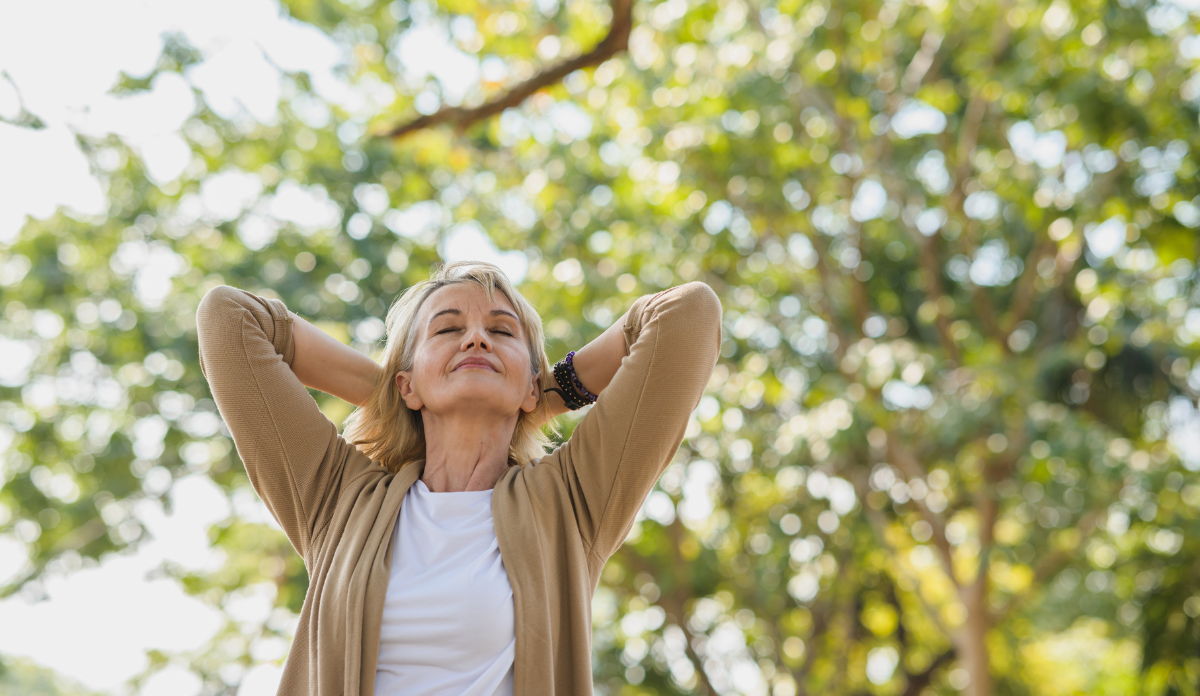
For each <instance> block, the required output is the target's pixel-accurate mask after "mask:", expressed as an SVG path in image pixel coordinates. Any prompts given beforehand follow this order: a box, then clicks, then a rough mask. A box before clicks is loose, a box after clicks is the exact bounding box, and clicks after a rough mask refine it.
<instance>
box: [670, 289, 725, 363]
mask: <svg viewBox="0 0 1200 696" xmlns="http://www.w3.org/2000/svg"><path fill="white" fill-rule="evenodd" d="M679 287H680V296H679V301H680V302H681V303H683V304H685V305H686V306H687V308H688V311H687V312H686V314H687V315H688V316H689V317H691V323H692V326H693V327H695V328H696V329H700V328H701V327H704V329H705V330H706V332H707V333H708V335H709V336H711V337H712V339H713V342H714V344H715V345H716V346H717V349H718V350H720V346H721V298H719V297H717V293H716V291H715V290H713V289H712V288H711V287H709V285H708V284H707V283H704V282H701V281H699V280H694V281H692V282H690V283H686V284H684V285H681V286H679Z"/></svg>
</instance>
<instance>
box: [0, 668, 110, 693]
mask: <svg viewBox="0 0 1200 696" xmlns="http://www.w3.org/2000/svg"><path fill="white" fill-rule="evenodd" d="M0 693H5V694H37V696H93V693H94V692H91V691H88V690H87V689H85V688H83V687H81V686H80V685H78V684H75V683H72V682H70V681H69V680H67V679H65V678H63V676H62V675H60V674H57V673H55V672H54V671H52V670H49V669H46V668H44V667H38V666H37V665H34V664H32V663H30V662H29V661H28V660H13V661H11V662H9V661H0Z"/></svg>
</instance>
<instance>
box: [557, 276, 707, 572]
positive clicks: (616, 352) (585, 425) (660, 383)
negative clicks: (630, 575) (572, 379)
mask: <svg viewBox="0 0 1200 696" xmlns="http://www.w3.org/2000/svg"><path fill="white" fill-rule="evenodd" d="M618 341H619V343H618ZM720 347H721V301H720V300H719V299H718V298H717V294H716V293H715V292H713V290H712V288H710V287H709V286H708V285H705V284H704V283H701V282H692V283H687V284H685V285H678V286H675V287H672V288H668V289H666V290H663V291H662V292H657V293H654V294H652V295H643V296H641V297H639V298H638V299H637V300H635V301H634V303H633V306H632V307H630V309H629V311H628V312H627V313H626V314H625V315H624V316H623V317H622V318H621V321H618V322H617V323H616V324H614V325H613V326H611V327H609V328H608V329H606V330H605V332H604V333H603V334H601V335H600V337H598V338H597V339H596V340H595V341H592V342H591V343H589V344H588V345H586V346H584V347H583V348H581V349H580V350H579V352H578V353H576V355H575V358H574V360H573V361H574V362H576V363H577V367H576V373H577V375H578V376H579V380H580V381H581V382H582V383H583V386H584V387H585V388H587V390H588V391H591V392H593V393H597V392H599V398H598V399H597V401H596V403H595V404H594V405H592V407H591V409H590V410H589V412H588V413H587V415H586V416H584V418H583V420H582V421H580V422H579V424H578V425H577V426H576V427H575V431H574V432H573V433H572V434H571V437H570V439H568V440H567V442H566V443H565V444H564V445H562V446H561V447H559V448H558V449H556V450H554V452H552V453H550V455H548V456H547V459H546V461H547V463H550V464H551V465H552V466H554V467H555V468H557V469H558V470H559V472H560V474H561V476H562V479H563V482H564V484H565V485H566V486H567V487H568V489H570V497H571V500H572V501H573V507H574V513H575V519H576V522H577V523H578V525H579V531H580V534H581V536H582V537H583V539H584V543H585V545H586V546H587V548H588V550H589V552H590V553H591V554H593V556H594V558H595V560H596V561H598V562H599V564H600V565H603V563H604V561H606V560H607V559H608V557H609V556H611V555H612V554H613V553H614V552H616V550H617V548H619V547H620V545H621V543H622V542H624V541H625V537H626V536H627V535H628V533H629V528H630V527H631V526H632V525H633V521H634V518H635V517H636V516H637V512H638V510H640V509H641V506H642V503H643V502H644V501H645V499H646V496H647V495H649V494H650V490H651V489H652V488H653V487H654V484H655V482H656V481H658V478H659V476H661V475H662V472H663V470H664V469H666V467H667V465H668V464H670V463H671V459H672V458H673V457H674V456H675V452H676V451H677V450H678V449H679V445H680V444H681V443H682V442H683V436H684V431H686V430H687V423H688V419H689V418H690V417H691V414H692V411H694V410H695V408H696V405H697V404H698V403H699V401H700V397H701V396H702V395H703V393H704V388H705V386H706V385H707V384H708V380H709V378H710V377H711V376H712V370H713V366H714V365H715V364H716V361H717V356H718V354H719V353H720ZM550 395H553V396H554V397H555V398H556V399H561V397H559V396H558V394H557V393H556V392H550ZM563 409H564V410H565V407H563Z"/></svg>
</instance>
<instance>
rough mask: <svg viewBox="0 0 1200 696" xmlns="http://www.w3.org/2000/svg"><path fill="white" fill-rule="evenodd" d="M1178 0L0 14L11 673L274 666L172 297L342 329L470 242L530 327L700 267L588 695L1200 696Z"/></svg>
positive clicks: (235, 464)
mask: <svg viewBox="0 0 1200 696" xmlns="http://www.w3.org/2000/svg"><path fill="white" fill-rule="evenodd" d="M1198 9H1200V7H1198V6H1197V5H1196V4H1195V3H1194V2H1191V1H1176V2H1152V1H1149V0H1053V1H1052V2H1047V1H1045V0H998V1H996V2H988V1H978V0H884V1H882V2H880V1H863V2H859V1H855V0H850V1H847V2H837V3H831V2H827V1H826V0H708V1H697V0H664V1H661V2H656V1H653V0H613V2H611V3H608V2H603V1H601V0H565V2H564V1H563V0H534V1H533V2H530V1H529V0H519V1H517V2H513V3H502V2H490V1H479V0H443V1H442V2H440V4H433V3H431V2H429V1H427V0H413V1H412V2H406V1H405V0H394V1H393V2H377V1H376V0H345V1H344V2H339V1H338V0H287V1H286V2H284V3H283V4H282V6H281V5H277V4H275V3H274V2H271V1H270V0H237V1H236V2H234V1H231V0H219V1H214V2H207V3H185V2H134V1H125V0H112V1H109V2H85V1H78V0H77V1H70V2H61V3H16V2H11V3H6V4H5V5H4V6H3V9H2V10H0V13H2V14H0V16H2V17H3V20H2V21H0V353H2V356H3V357H2V358H0V588H2V589H0V595H2V596H3V598H2V599H0V691H3V692H4V693H14V694H15V693H22V694H23V693H36V694H97V693H109V694H135V693H137V694H142V695H145V696H157V695H159V694H172V695H176V696H193V695H195V694H214V695H215V694H234V693H237V694H239V696H251V695H253V694H273V693H274V689H275V685H276V683H277V680H278V676H279V669H280V668H279V665H280V664H281V663H282V660H283V658H284V656H285V654H286V651H287V647H288V644H289V640H290V636H291V635H292V631H293V630H294V626H295V624H296V612H297V611H298V610H299V608H300V606H301V602H302V599H303V596H304V592H305V587H306V577H305V573H304V568H303V565H302V563H301V560H300V558H299V557H298V556H296V554H295V553H294V552H293V551H292V550H291V548H290V547H289V546H288V545H287V542H286V539H285V537H284V536H283V535H282V534H281V533H280V532H279V531H278V528H277V527H276V526H275V524H274V523H273V521H272V520H271V519H270V516H269V515H268V514H267V513H266V511H265V508H264V506H263V505H262V504H261V503H260V502H259V500H258V498H257V496H256V495H255V494H254V492H253V490H252V489H251V488H250V486H249V483H248V481H247V479H246V476H245V473H244V471H243V468H242V465H241V463H240V461H239V460H238V457H237V453H236V451H235V449H234V448H233V446H232V442H231V440H230V439H229V437H228V436H227V431H225V430H224V428H223V426H222V424H221V421H220V418H219V415H218V414H217V413H216V410H215V407H214V405H213V402H212V400H211V399H210V395H209V391H208V388H207V385H206V383H205V381H204V379H203V377H202V375H201V373H200V369H199V365H198V362H197V347H196V336H195V309H196V305H197V303H198V301H199V299H200V297H201V296H202V295H203V294H204V292H205V291H206V290H207V289H208V288H211V287H212V286H214V285H217V284H221V283H224V284H230V285H234V286H237V287H241V288H245V289H248V290H251V291H253V292H256V293H259V294H262V295H266V296H271V297H278V298H281V299H282V300H284V301H285V302H286V303H287V305H288V307H289V308H291V309H292V310H294V311H296V312H298V313H300V314H301V315H302V316H305V317H306V318H309V319H311V320H313V321H314V322H317V323H318V325H319V326H321V327H322V328H323V329H324V330H326V331H328V332H330V333H331V334H333V335H334V336H337V337H338V338H340V339H341V340H343V341H345V342H347V343H349V344H351V345H353V346H354V347H356V348H358V349H360V350H362V351H365V352H368V353H371V352H372V351H374V350H377V348H378V346H379V344H380V339H381V337H382V333H383V324H382V322H381V319H382V318H383V317H384V315H385V312H386V310H387V308H388V306H389V303H390V302H391V300H392V298H393V297H395V296H396V294H397V293H398V292H400V291H402V290H403V289H404V288H406V287H408V286H410V285H412V284H413V283H415V282H417V281H419V280H421V279H423V278H425V277H426V276H427V275H428V273H429V272H430V269H431V268H432V267H433V266H434V265H435V264H438V263H442V262H447V261H454V260H459V259H463V258H478V259H483V260H489V261H492V262H494V263H497V264H499V265H500V266H501V267H502V268H504V269H505V270H506V271H507V273H508V274H509V275H510V276H511V277H512V279H513V280H514V281H516V282H517V284H518V287H519V288H520V289H521V291H522V292H523V293H524V294H525V295H526V297H528V298H529V299H530V301H532V303H533V304H534V305H535V306H536V307H537V308H538V309H539V311H540V312H541V314H542V316H543V318H544V320H545V325H546V334H547V337H548V344H549V345H548V348H549V353H550V355H551V356H552V358H551V359H552V360H553V359H557V358H558V357H561V356H562V355H563V354H565V353H566V351H567V350H570V349H573V348H577V347H579V346H580V345H582V344H583V343H584V342H586V341H587V340H590V339H591V338H593V337H595V336H596V335H598V334H599V332H600V331H602V330H603V328H604V327H606V326H608V325H610V324H611V322H613V321H614V320H615V319H616V318H617V317H619V316H620V315H621V314H622V312H623V311H624V310H625V309H626V308H627V307H628V306H629V304H630V303H631V302H632V300H633V299H634V298H636V297H637V296H638V295H640V294H644V293H650V292H655V291H657V290H660V289H662V288H666V287H669V286H671V285H675V284H679V283H682V282H687V281H692V280H702V281H704V282H706V283H708V284H709V285H710V286H712V287H713V288H714V290H716V291H717V293H718V294H719V296H720V298H721V301H722V303H723V307H724V342H723V344H722V347H721V357H720V359H719V362H718V364H717V366H716V369H715V373H714V375H713V378H712V381H711V383H710V384H709V386H708V389H707V391H706V394H705V396H704V397H703V399H702V400H701V402H700V404H699V407H698V408H697V409H696V412H695V414H694V417H693V419H692V420H691V422H690V424H689V426H688V430H687V435H686V438H685V440H684V443H683V446H682V447H681V449H680V451H679V453H678V456H677V457H676V458H675V461H674V462H673V463H672V464H671V465H670V467H669V468H668V469H667V471H666V474H665V475H664V476H663V477H662V480H661V481H660V483H659V484H658V486H657V487H656V489H655V491H654V492H653V493H652V494H651V495H650V497H649V499H648V500H647V502H646V505H645V507H644V509H643V511H642V515H641V518H640V521H639V522H638V524H637V525H636V526H635V528H634V530H633V532H632V534H631V536H630V538H629V539H628V541H627V543H626V544H625V545H624V547H623V548H622V549H621V550H620V551H619V552H618V553H617V555H616V556H614V557H613V558H612V560H611V561H610V562H609V564H608V566H607V567H606V570H605V573H604V577H603V581H602V584H601V586H600V588H599V590H598V591H597V594H596V599H595V602H594V620H595V644H594V649H595V659H594V666H595V682H596V691H597V693H598V694H604V695H606V696H617V695H630V696H632V695H634V694H661V695H667V694H748V695H749V694H761V695H766V694H772V695H773V696H793V695H796V694H823V695H831V696H832V695H835V694H878V695H880V696H891V695H896V696H899V695H906V694H912V695H916V694H952V693H966V694H971V695H973V696H989V695H990V694H1021V695H1024V694H1030V695H1034V694H1036V695H1046V696H1050V695H1059V694H1064V695H1065V694H1133V693H1137V694H1156V695H1157V694H1196V693H1197V686H1196V685H1197V683H1200V523H1198V521H1197V517H1198V515H1200V478H1198V477H1197V474H1196V471H1197V470H1198V469H1200V415H1198V414H1197V410H1196V401H1197V396H1198V394H1200V363H1198V362H1196V361H1197V358H1198V355H1200V286H1198V284H1197V269H1196V258H1197V252H1198V251H1200V245H1198V243H1197V236H1196V229H1197V227H1198V226H1200V200H1198V199H1197V194H1198V193H1200V190H1198V185H1197V180H1196V173H1197V169H1198V165H1200V160H1198V159H1197V157H1196V155H1195V154H1194V153H1192V148H1193V147H1197V146H1200V131H1198V122H1197V105H1198V103H1200V77H1198V76H1197V75H1200V73H1198V72H1197V67H1198V65H1200V63H1198V60H1200V38H1198V37H1197V29H1200V21H1198V15H1196V14H1193V12H1194V11H1197V10H1198ZM507 106H511V108H507V109H506V108H504V107H507ZM313 394H314V397H315V398H316V399H317V401H318V403H319V404H320V405H321V407H322V409H323V410H324V411H325V413H326V414H327V415H328V416H329V417H330V418H331V419H332V420H334V421H335V422H339V423H340V422H341V421H342V419H344V418H345V416H346V415H347V414H348V413H349V410H350V407H349V406H348V405H347V404H345V403H342V402H339V401H338V400H336V399H333V398H331V397H328V396H326V395H324V394H320V393H317V392H314V393H313ZM580 416H581V414H580V413H574V414H569V415H568V416H566V417H564V425H565V431H566V432H568V433H569V432H570V429H571V427H572V425H573V424H574V423H575V422H577V421H578V418H579V417H580Z"/></svg>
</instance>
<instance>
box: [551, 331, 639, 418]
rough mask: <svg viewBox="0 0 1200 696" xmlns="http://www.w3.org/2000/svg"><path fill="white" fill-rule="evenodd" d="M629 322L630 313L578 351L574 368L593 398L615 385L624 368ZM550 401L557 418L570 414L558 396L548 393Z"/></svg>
mask: <svg viewBox="0 0 1200 696" xmlns="http://www.w3.org/2000/svg"><path fill="white" fill-rule="evenodd" d="M628 320H629V312H626V313H625V314H623V315H621V318H620V319H618V320H617V321H615V322H613V324H612V326H610V327H608V328H607V329H605V330H604V332H603V333H601V334H600V335H599V336H597V337H596V338H594V339H592V340H591V341H590V342H589V343H588V344H587V345H585V346H584V347H582V348H580V349H579V350H577V351H575V356H574V357H572V358H571V364H572V365H574V366H575V376H576V377H578V378H579V381H580V382H582V383H583V387H584V388H585V389H587V390H588V391H590V392H591V393H593V394H597V395H598V394H600V392H602V391H604V388H605V387H607V386H608V384H609V382H612V378H613V376H614V375H616V374H617V370H618V369H620V368H621V360H623V359H624V358H625V355H626V346H625V330H624V329H625V323H626V322H627V321H628ZM546 396H547V397H549V399H550V412H551V414H552V415H553V416H561V415H562V414H564V413H567V412H569V411H570V410H571V409H569V408H567V402H566V401H563V398H562V396H561V395H560V394H559V393H558V392H553V391H552V392H546Z"/></svg>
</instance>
